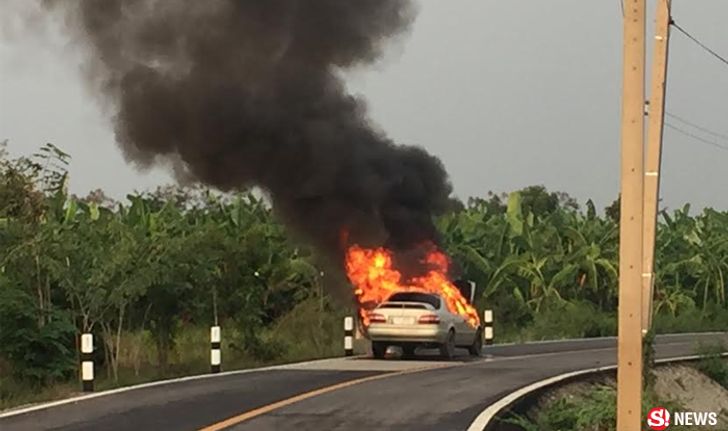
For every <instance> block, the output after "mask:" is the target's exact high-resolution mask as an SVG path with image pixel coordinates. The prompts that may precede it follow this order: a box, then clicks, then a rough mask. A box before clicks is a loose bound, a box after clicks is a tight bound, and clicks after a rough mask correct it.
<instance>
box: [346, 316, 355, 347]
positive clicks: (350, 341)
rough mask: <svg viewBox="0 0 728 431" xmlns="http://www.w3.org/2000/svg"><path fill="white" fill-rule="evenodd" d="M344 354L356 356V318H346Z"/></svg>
mask: <svg viewBox="0 0 728 431" xmlns="http://www.w3.org/2000/svg"><path fill="white" fill-rule="evenodd" d="M344 355H346V356H354V318H353V317H351V316H347V317H345V318H344Z"/></svg>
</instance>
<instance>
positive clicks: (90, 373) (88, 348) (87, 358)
mask: <svg viewBox="0 0 728 431" xmlns="http://www.w3.org/2000/svg"><path fill="white" fill-rule="evenodd" d="M93 353H94V336H93V335H92V334H81V382H82V385H83V391H84V392H93V390H94V359H93Z"/></svg>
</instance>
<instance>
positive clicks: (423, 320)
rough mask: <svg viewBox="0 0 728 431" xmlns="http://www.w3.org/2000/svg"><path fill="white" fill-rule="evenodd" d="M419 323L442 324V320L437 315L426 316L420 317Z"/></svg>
mask: <svg viewBox="0 0 728 431" xmlns="http://www.w3.org/2000/svg"><path fill="white" fill-rule="evenodd" d="M417 322H418V323H424V324H434V323H440V318H439V317H438V316H437V315H435V314H425V315H424V316H420V319H419V320H418V321H417Z"/></svg>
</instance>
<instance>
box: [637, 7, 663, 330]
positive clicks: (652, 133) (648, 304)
mask: <svg viewBox="0 0 728 431" xmlns="http://www.w3.org/2000/svg"><path fill="white" fill-rule="evenodd" d="M669 45H670V0H657V10H656V13H655V48H654V57H653V60H652V83H651V87H652V89H651V92H650V110H649V124H648V129H647V154H646V155H645V198H644V199H645V201H644V232H643V237H642V244H643V249H642V252H643V254H644V255H643V257H642V334H643V335H644V334H646V333H647V331H648V330H649V329H650V326H652V308H653V307H652V300H653V298H654V295H655V294H654V292H655V289H654V288H655V234H656V231H655V230H656V227H657V206H658V202H659V200H660V165H661V160H662V131H663V125H664V120H665V85H666V82H667V58H668V56H667V55H668V50H669Z"/></svg>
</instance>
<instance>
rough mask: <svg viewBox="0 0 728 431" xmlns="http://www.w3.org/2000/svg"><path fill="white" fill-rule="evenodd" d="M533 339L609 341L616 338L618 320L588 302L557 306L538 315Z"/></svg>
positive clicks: (532, 333) (611, 314)
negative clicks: (592, 339)
mask: <svg viewBox="0 0 728 431" xmlns="http://www.w3.org/2000/svg"><path fill="white" fill-rule="evenodd" d="M529 331H530V332H531V338H532V339H537V340H540V339H560V338H585V337H605V336H612V335H615V334H616V316H615V315H614V314H613V313H605V312H600V311H599V310H598V309H597V308H596V307H595V306H594V305H593V304H590V303H588V302H584V301H574V302H567V303H554V304H550V305H548V306H546V307H543V308H541V310H540V311H539V312H537V313H534V317H533V324H532V326H531V327H530V328H529Z"/></svg>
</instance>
